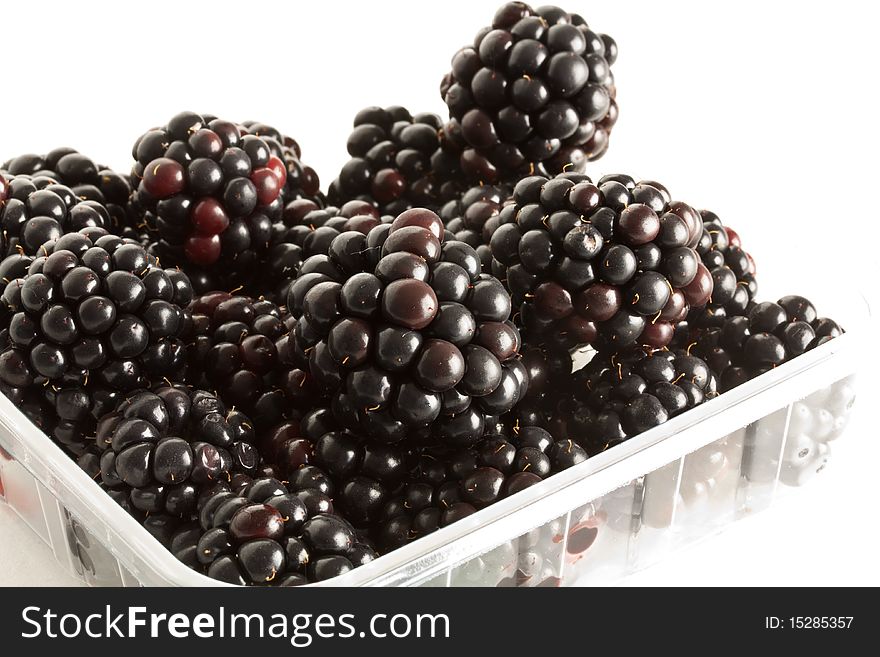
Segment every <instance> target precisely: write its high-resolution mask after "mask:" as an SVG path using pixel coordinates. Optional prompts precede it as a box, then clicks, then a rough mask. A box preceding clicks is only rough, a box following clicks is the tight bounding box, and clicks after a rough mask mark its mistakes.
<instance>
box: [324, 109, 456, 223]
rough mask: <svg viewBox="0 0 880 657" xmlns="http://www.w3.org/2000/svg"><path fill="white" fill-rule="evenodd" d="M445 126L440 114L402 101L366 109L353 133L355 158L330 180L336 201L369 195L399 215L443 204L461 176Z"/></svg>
mask: <svg viewBox="0 0 880 657" xmlns="http://www.w3.org/2000/svg"><path fill="white" fill-rule="evenodd" d="M442 127H443V122H442V120H441V119H440V117H439V116H437V115H436V114H428V113H422V114H416V115H412V114H410V113H409V111H408V110H407V109H405V108H403V107H397V106H394V107H387V108H385V109H382V108H381V107H367V108H364V109H362V110H361V111H360V112H358V113H357V115H356V116H355V117H354V130H353V131H352V133H351V134H350V135H349V137H348V144H347V147H348V153H349V155H351V157H352V159H351V160H349V161H348V162H346V163H345V164H344V165H343V167H342V170H341V171H340V172H339V175H338V176H337V178H336V179H335V180H334V181H333V182H332V183H331V184H330V191H329V200H330V202H331V203H334V204H338V205H341V204H343V203H345V202H346V201H351V200H364V201H368V202H370V203H373V204H375V205H376V207H377V208H378V209H379V211H380V212H381V213H382V214H393V215H397V214H400V213H401V212H403V211H404V210H408V209H409V208H412V207H426V208H430V209H432V210H436V209H437V208H439V207H440V205H441V203H443V201H445V200H447V199H448V198H450V197H451V196H452V195H453V194H454V193H455V191H456V187H457V183H458V182H459V181H458V178H459V177H460V173H459V171H458V157H457V156H456V155H455V154H452V153H449V152H448V151H447V150H444V147H443V146H442V145H441V144H442V142H443V141H444V140H443V134H442ZM447 148H448V146H447Z"/></svg>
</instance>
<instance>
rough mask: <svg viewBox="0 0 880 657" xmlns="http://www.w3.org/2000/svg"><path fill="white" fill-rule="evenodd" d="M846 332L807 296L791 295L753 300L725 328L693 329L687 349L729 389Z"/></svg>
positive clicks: (722, 325)
mask: <svg viewBox="0 0 880 657" xmlns="http://www.w3.org/2000/svg"><path fill="white" fill-rule="evenodd" d="M842 333H843V329H842V328H841V327H840V326H839V325H838V324H837V323H836V322H835V321H834V320H832V319H828V318H827V317H819V316H818V313H817V311H816V308H815V306H814V305H813V304H812V302H810V301H809V300H808V299H806V298H804V297H801V296H797V295H790V296H785V297H782V298H781V299H779V301H778V302H776V303H772V302H768V301H764V302H761V303H752V304H750V306H749V308H748V310H747V312H746V314H745V315H744V316H733V317H728V318H727V319H725V320H724V322H723V323H722V324H721V326H709V327H706V328H702V329H694V330H692V331H691V334H690V336H689V340H690V341H691V344H690V346H689V349H690V350H691V352H692V353H694V354H696V355H698V356H700V357H701V358H703V359H705V360H706V362H707V363H709V365H710V366H711V367H712V369H713V370H714V371H715V372H717V374H718V377H719V389H720V390H721V392H727V391H728V390H730V389H732V388H735V387H736V386H738V385H740V384H742V383H745V382H746V381H748V380H749V379H752V378H754V377H755V376H758V375H759V374H763V373H764V372H766V371H768V370H771V369H773V368H775V367H778V366H779V365H782V364H783V363H785V362H788V361H789V360H791V359H792V358H795V357H797V356H800V355H801V354H803V353H805V352H807V351H810V350H811V349H815V348H816V347H818V346H821V345H823V344H825V343H826V342H828V341H829V340H831V339H833V338H836V337H838V336H839V335H841V334H842Z"/></svg>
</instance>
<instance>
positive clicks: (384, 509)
mask: <svg viewBox="0 0 880 657" xmlns="http://www.w3.org/2000/svg"><path fill="white" fill-rule="evenodd" d="M551 445H552V438H551V437H550V434H549V433H548V432H546V431H545V430H543V429H540V428H538V427H532V428H529V429H528V430H526V431H523V432H522V433H521V434H519V435H515V436H514V435H511V437H509V438H508V436H507V435H506V434H504V433H494V432H493V433H488V434H487V435H485V436H484V437H482V438H481V439H480V440H479V441H478V442H477V443H475V444H474V445H473V446H470V447H462V448H457V449H450V448H442V447H441V448H436V449H426V450H423V451H422V452H421V453H420V454H418V456H417V457H416V458H415V459H414V463H413V465H412V467H411V468H410V470H409V472H407V473H406V476H405V478H404V479H403V481H402V482H401V483H400V484H399V485H398V486H397V487H396V489H391V490H392V491H393V494H389V493H386V495H385V498H386V501H385V503H384V505H381V504H380V502H379V500H378V499H376V504H375V507H376V508H377V509H381V510H380V511H378V518H376V517H375V516H374V517H373V518H371V521H372V522H371V527H370V531H371V532H372V534H373V535H374V537H375V539H376V542H377V544H378V545H379V546H380V548H382V549H383V550H392V549H395V548H397V547H400V546H402V545H404V544H406V543H408V542H410V541H412V540H414V539H417V538H420V537H422V536H425V535H427V534H430V533H432V532H433V531H435V530H437V529H439V528H440V527H445V526H447V525H449V524H452V523H453V522H455V521H457V520H460V519H462V518H464V517H466V516H468V515H471V514H473V513H475V512H476V511H477V510H479V509H481V508H484V507H486V506H488V505H490V504H492V503H494V502H496V501H498V500H500V499H503V498H504V497H507V496H509V495H513V494H515V493H518V492H519V491H521V490H524V489H525V488H528V487H529V486H532V485H534V484H536V483H539V482H540V481H541V480H542V479H544V478H545V477H547V476H548V475H549V474H550V470H551V462H550V456H549V449H550V447H551ZM395 474H396V473H395ZM352 481H354V482H357V483H356V485H355V490H356V491H358V492H360V491H361V490H382V486H383V485H384V486H385V489H386V490H387V489H388V488H389V482H382V483H381V484H379V483H378V482H376V481H372V480H369V479H366V478H363V477H357V478H355V479H353V480H352ZM392 481H393V482H396V481H397V479H393V480H392Z"/></svg>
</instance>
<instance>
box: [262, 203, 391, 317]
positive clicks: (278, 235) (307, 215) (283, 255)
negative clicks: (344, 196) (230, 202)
mask: <svg viewBox="0 0 880 657" xmlns="http://www.w3.org/2000/svg"><path fill="white" fill-rule="evenodd" d="M382 221H383V219H381V218H380V216H379V212H378V210H376V208H374V207H373V206H372V205H370V204H369V203H367V202H364V201H349V202H347V203H345V204H344V205H342V207H339V208H336V207H326V208H320V207H319V206H318V205H317V204H316V203H314V202H313V201H310V200H307V199H298V200H296V201H292V202H291V203H288V204H287V206H286V207H285V209H284V213H283V215H282V220H281V221H276V222H275V223H274V224H273V225H272V236H271V240H270V246H269V252H268V254H267V257H266V260H265V271H263V272H261V273H260V274H259V275H258V276H257V278H256V279H255V280H254V281H253V282H252V283H251V285H250V286H249V288H248V289H249V290H250V291H251V292H252V293H253V294H254V296H265V297H266V298H269V299H271V300H273V301H275V302H276V303H278V304H279V305H283V304H284V303H286V301H287V293H288V290H289V288H290V286H291V284H292V283H293V282H294V280H296V277H297V274H298V273H299V268H300V266H301V265H302V263H303V260H305V259H308V258H309V257H311V256H313V255H322V256H327V255H328V252H329V249H330V244H331V243H332V242H333V240H334V239H335V238H336V237H337V236H338V235H340V234H341V233H344V232H347V233H351V234H350V235H348V236H347V239H346V240H345V241H341V242H340V243H339V244H338V246H339V247H340V253H338V254H337V255H339V256H341V257H342V258H343V261H344V262H343V266H345V265H347V266H349V267H351V264H350V260H351V258H352V257H356V254H357V253H358V248H360V249H361V250H363V246H362V245H360V246H359V245H358V244H357V243H355V242H353V241H352V240H353V239H354V240H357V239H359V238H358V237H357V235H365V234H366V233H367V232H369V230H370V228H373V227H374V226H376V225H378V224H380V223H382ZM385 221H388V222H390V221H391V218H390V217H389V218H387V219H385ZM344 246H347V247H348V249H347V250H346V249H345V248H343V247H344ZM345 256H348V257H347V258H346V257H345ZM334 273H335V272H334Z"/></svg>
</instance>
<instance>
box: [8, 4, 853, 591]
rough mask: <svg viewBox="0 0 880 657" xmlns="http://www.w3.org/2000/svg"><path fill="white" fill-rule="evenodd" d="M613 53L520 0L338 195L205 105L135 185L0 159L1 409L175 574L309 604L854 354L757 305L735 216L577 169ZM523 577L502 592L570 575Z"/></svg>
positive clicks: (389, 118) (591, 153)
mask: <svg viewBox="0 0 880 657" xmlns="http://www.w3.org/2000/svg"><path fill="white" fill-rule="evenodd" d="M616 57H617V45H616V43H615V42H614V40H613V39H611V38H610V37H608V36H607V35H604V34H601V33H598V32H594V31H593V30H591V29H590V28H589V27H588V26H587V23H586V21H585V20H584V19H583V18H581V17H580V16H578V15H577V14H573V13H569V12H566V11H564V10H562V9H559V8H558V7H551V6H545V7H540V8H538V9H532V8H531V7H529V6H528V5H526V4H524V3H522V2H509V3H507V4H505V5H504V6H502V7H501V8H500V9H499V10H498V12H497V13H496V14H495V17H494V19H493V21H492V24H491V26H490V27H487V28H484V29H482V30H480V31H479V32H478V34H477V37H476V39H475V40H474V42H473V44H472V45H469V46H466V47H465V48H462V49H461V50H460V51H458V52H457V53H456V54H455V55H454V57H453V58H452V70H451V71H450V72H449V73H448V74H447V75H446V76H445V77H444V78H443V82H442V94H443V98H444V100H445V102H446V104H447V106H448V110H449V118H448V120H447V119H442V118H441V117H439V116H437V115H435V114H431V113H417V114H413V113H410V112H409V111H408V110H406V109H404V108H403V107H399V106H392V107H387V108H384V109H382V108H379V107H369V108H367V109H364V110H361V111H360V112H358V113H357V114H356V116H355V120H354V129H353V131H352V132H351V134H350V136H349V138H348V144H347V146H348V155H349V156H350V159H349V160H348V161H347V162H346V163H345V164H344V165H343V167H342V169H341V171H340V172H339V174H338V175H337V176H336V178H335V179H334V180H333V182H332V183H331V184H330V186H329V190H328V192H327V195H326V197H325V195H324V194H322V193H321V191H320V189H319V180H318V176H317V174H316V173H315V172H314V170H312V169H311V168H309V167H308V166H306V165H305V164H304V163H303V161H302V153H301V151H300V148H299V145H298V144H297V142H296V141H295V140H294V139H292V138H290V137H288V136H286V135H284V134H283V133H281V132H280V131H279V130H277V129H276V128H273V127H271V126H268V125H266V124H263V123H258V122H252V121H251V122H240V123H236V122H234V121H228V120H224V119H219V118H217V117H215V116H212V115H207V114H197V113H194V112H181V113H180V114H177V115H175V116H174V117H172V118H171V119H170V120H169V121H167V123H165V124H164V125H163V126H162V127H159V128H154V129H152V130H149V131H147V132H145V133H144V134H143V135H142V136H141V137H139V138H138V139H137V140H136V142H135V145H134V148H133V151H132V156H133V158H134V160H135V162H134V165H133V166H132V167H131V174H130V175H123V174H119V173H116V172H114V171H113V170H111V169H109V168H108V167H106V166H102V165H97V164H95V162H93V161H92V160H91V159H89V158H88V157H86V156H85V155H83V154H81V153H79V152H77V151H75V150H73V149H71V148H57V149H55V150H53V151H51V152H49V153H47V154H45V155H33V154H27V155H21V156H18V157H14V158H12V159H10V160H8V161H5V162H4V163H3V164H2V165H0V228H2V231H0V258H2V260H0V392H2V393H3V394H4V395H6V396H7V397H8V398H9V399H10V400H12V402H13V403H14V404H15V405H16V406H17V407H18V408H19V409H20V410H21V411H22V412H23V413H24V415H25V416H26V417H27V418H28V419H29V420H30V421H32V422H33V423H34V424H36V425H37V426H38V427H39V428H40V429H41V430H43V431H44V432H45V433H46V434H47V435H49V436H50V437H51V438H52V439H53V440H54V441H55V442H56V443H57V444H58V445H60V446H61V447H62V448H63V449H64V450H65V451H67V452H68V453H69V454H70V455H71V456H72V457H73V458H75V459H76V461H77V463H78V464H79V465H80V467H81V468H82V469H83V470H85V471H86V472H87V473H88V474H89V475H90V476H91V477H92V478H93V479H94V480H95V482H96V483H97V485H99V486H101V487H102V488H103V489H104V490H105V491H106V492H107V494H108V495H109V496H110V497H112V499H114V500H115V501H116V502H117V503H118V504H119V505H121V506H122V507H123V508H124V509H125V510H126V511H127V512H128V513H130V514H131V515H132V516H134V517H135V518H137V519H138V520H139V521H140V522H141V523H142V524H143V526H144V528H146V530H147V531H149V532H150V533H151V534H152V535H153V536H155V538H156V539H157V540H159V541H161V542H162V543H163V544H164V545H165V546H166V547H168V549H169V550H170V551H171V552H172V553H173V554H174V555H175V556H176V557H177V558H178V559H179V560H180V561H182V562H183V563H185V564H186V565H187V566H189V567H191V568H193V569H195V570H197V571H198V572H200V573H203V574H205V575H207V576H209V577H213V578H215V579H218V580H222V581H224V582H229V583H233V584H241V585H274V586H298V585H302V584H307V583H311V582H318V581H322V580H326V579H330V578H333V577H336V576H339V575H343V574H344V573H347V572H349V571H350V570H352V569H353V568H356V567H357V566H360V565H363V564H366V563H368V562H370V561H372V560H373V559H375V558H377V557H379V556H380V555H382V554H385V553H387V552H389V551H391V550H394V549H396V548H398V547H401V546H403V545H406V544H408V543H410V542H412V541H414V540H417V539H419V538H420V537H423V536H426V535H428V534H430V533H432V532H434V531H436V530H438V529H439V528H441V527H445V526H447V525H449V524H451V523H454V522H456V521H458V520H460V519H462V518H465V517H467V516H470V515H472V514H476V513H479V511H480V510H481V509H483V508H485V507H487V506H489V505H491V504H493V503H495V502H497V501H498V500H500V499H503V498H505V497H507V496H511V495H517V494H519V493H520V492H522V491H524V490H525V489H526V488H529V487H532V486H536V485H539V484H540V483H541V482H542V481H543V480H544V479H545V478H547V477H549V476H552V475H553V474H554V473H557V472H559V471H561V470H565V469H567V468H571V467H575V466H577V465H578V464H580V463H583V462H584V461H586V460H587V459H589V458H590V457H592V456H595V455H596V454H598V453H600V452H603V451H605V450H608V449H611V448H613V447H614V446H615V445H618V444H620V443H622V442H624V441H626V440H629V439H631V438H633V437H634V436H637V435H639V434H641V433H643V432H646V431H651V430H652V429H654V428H655V427H657V426H659V425H662V424H663V423H664V422H667V421H668V420H669V419H671V418H674V417H676V416H678V415H681V414H682V413H686V412H687V411H688V410H690V409H693V408H695V407H696V406H698V405H700V404H702V403H705V402H707V401H709V400H712V399H713V398H715V397H717V396H718V395H719V394H722V393H724V392H726V391H728V390H730V389H732V388H734V387H736V386H738V385H740V384H742V383H744V382H746V381H748V380H749V379H751V378H753V377H755V376H758V375H760V374H763V373H764V372H767V371H769V370H771V369H773V368H775V367H779V366H781V365H783V364H784V363H786V362H787V361H789V360H791V359H792V358H795V357H798V356H800V355H802V354H803V353H805V352H806V351H808V350H811V349H814V348H819V347H821V346H822V345H824V344H825V343H826V342H827V341H828V340H830V339H832V338H835V337H837V336H839V335H841V333H842V332H843V330H842V329H841V327H840V326H838V325H837V324H836V323H835V322H834V321H832V320H831V319H827V318H821V317H819V314H818V312H817V311H816V308H815V307H814V306H813V304H812V303H811V302H810V301H808V300H807V299H805V298H803V297H800V296H787V297H783V298H782V299H779V300H778V301H777V302H776V303H769V302H761V301H760V300H758V299H757V292H758V289H757V280H756V268H755V263H754V261H753V259H752V257H751V256H750V255H749V254H748V253H747V252H746V251H745V250H743V248H742V244H741V242H740V238H739V235H738V234H737V233H736V232H735V231H734V230H733V229H731V228H730V227H729V226H726V225H725V224H724V223H722V221H721V220H720V219H719V217H718V216H717V215H716V214H714V213H712V212H709V211H706V210H702V211H699V210H695V209H694V208H693V207H692V206H690V205H688V204H686V203H684V202H682V201H679V200H676V199H675V198H674V197H673V196H672V195H671V194H670V192H669V190H668V189H667V188H666V187H665V186H663V185H662V184H661V183H659V182H656V181H652V180H641V181H639V180H637V179H635V178H633V177H631V176H628V175H624V174H615V175H606V176H603V177H598V176H597V177H590V176H587V175H586V173H584V167H585V163H586V162H587V161H588V160H592V159H595V158H598V157H599V156H600V155H602V154H603V153H604V152H605V150H606V149H607V147H608V136H609V132H610V131H611V128H612V126H613V125H614V123H615V121H616V118H617V105H616V103H615V86H614V79H613V77H612V74H611V70H610V67H611V65H612V64H613V63H614V61H615V59H616ZM585 355H586V356H587V357H585ZM585 361H586V362H585ZM847 399H849V397H848V398H847ZM844 401H845V400H844ZM842 403H843V402H841V404H842ZM795 420H798V421H800V420H799V419H798V418H793V421H795ZM826 424H827V425H828V426H827V427H826V428H827V431H826V432H825V434H823V435H832V433H833V432H834V431H838V430H842V427H837V428H835V427H833V426H832V424H831V423H830V422H826ZM834 435H836V434H834ZM554 531H555V530H554ZM571 531H572V532H574V533H575V534H576V533H577V532H579V531H581V532H582V533H583V536H584V537H583V538H582V539H573V540H574V543H571V544H570V546H569V547H570V548H571V546H574V547H575V548H576V550H575V551H578V552H580V551H583V550H586V549H587V548H588V547H589V546H590V545H591V544H592V541H593V540H594V539H595V536H596V527H595V525H593V524H589V525H584V526H583V527H580V528H579V527H574V528H572V530H571ZM554 535H555V534H554ZM530 545H531V544H529V545H525V543H524V544H523V549H526V548H529V549H531V548H530V547H529V546H530ZM569 551H570V552H571V551H572V550H571V549H570V550H569ZM521 562H522V563H521V564H520V570H519V571H518V574H517V575H516V577H512V578H510V577H509V578H507V580H506V581H510V582H513V583H519V582H525V581H528V580H529V579H534V580H535V581H542V582H550V583H554V582H558V578H557V577H556V575H554V574H553V571H552V569H550V570H548V569H546V568H543V567H542V566H541V565H540V564H541V561H540V558H539V557H537V556H535V555H533V554H532V553H531V552H529V551H528V550H527V551H526V552H524V553H523V555H522V556H521ZM475 563H477V562H475ZM479 563H482V562H479Z"/></svg>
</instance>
